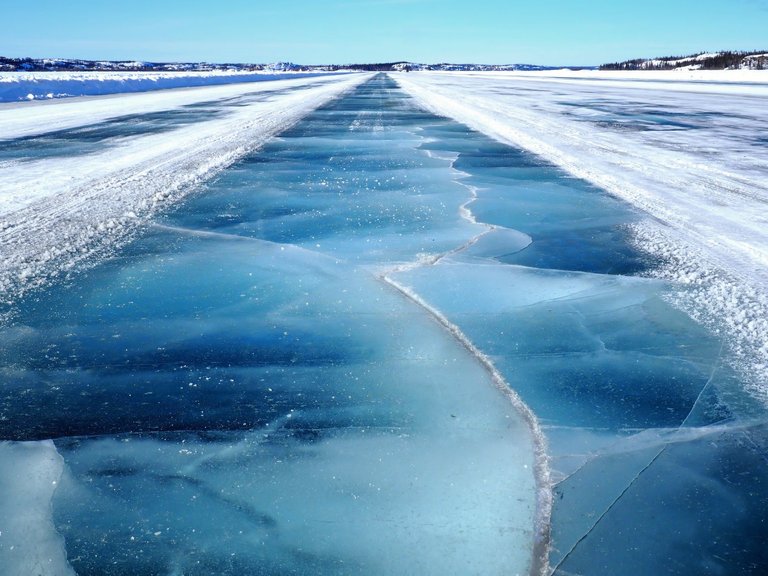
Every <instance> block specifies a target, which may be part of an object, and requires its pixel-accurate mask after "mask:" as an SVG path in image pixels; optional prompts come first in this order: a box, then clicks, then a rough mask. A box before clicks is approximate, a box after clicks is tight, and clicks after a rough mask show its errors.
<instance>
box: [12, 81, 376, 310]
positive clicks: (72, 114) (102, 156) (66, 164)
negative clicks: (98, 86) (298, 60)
mask: <svg viewBox="0 0 768 576" xmlns="http://www.w3.org/2000/svg"><path fill="white" fill-rule="evenodd" d="M368 77H369V75H367V74H356V75H341V76H319V77H312V78H302V79H297V80H291V81H275V82H269V83H262V84H237V85H228V86H219V87H204V88H190V89H182V90H168V91H159V92H147V93H144V94H134V95H125V96H109V97H102V98H96V97H89V98H82V99H76V100H53V101H48V102H41V103H32V105H29V104H5V105H2V104H0V138H13V137H19V136H28V135H31V134H37V133H41V132H47V131H51V130H59V129H63V128H72V127H76V126H82V125H86V124H94V123H97V122H99V121H103V120H105V119H107V118H112V117H116V116H122V115H126V114H134V113H146V112H152V111H158V110H168V109H173V108H177V107H179V106H182V105H185V104H191V103H194V102H209V101H212V100H217V99H222V98H229V97H235V96H240V95H247V94H253V93H255V92H259V91H272V90H278V89H281V88H282V89H286V91H285V92H281V93H280V94H275V95H271V96H268V97H266V98H264V99H261V100H259V101H253V102H249V104H248V105H247V106H236V107H231V108H229V109H228V113H227V114H226V115H224V116H219V117H214V118H212V119H211V120H207V121H203V122H197V123H195V124H193V125H187V126H182V127H179V128H177V129H174V130H171V131H169V132H164V133H159V134H150V135H145V136H141V137H133V138H124V139H123V140H121V141H120V142H119V143H118V144H116V145H114V146H109V147H106V148H105V149H104V150H103V151H100V152H97V153H94V154H87V155H80V156H73V157H59V158H46V159H41V160H25V161H23V162H16V161H6V162H0V246H2V255H3V257H2V260H1V261H0V301H10V300H12V299H13V298H14V297H15V296H18V294H20V293H22V292H23V291H24V290H26V289H27V288H29V287H32V286H35V285H39V284H41V283H44V282H45V281H46V278H47V275H48V274H51V273H58V272H61V271H62V269H63V268H64V269H65V268H67V267H71V266H73V265H74V264H76V263H77V262H79V261H81V260H83V258H84V257H86V256H87V255H89V254H92V253H93V252H94V250H101V249H104V248H105V247H106V246H108V245H109V244H110V243H111V242H112V241H114V240H115V239H117V238H119V237H120V236H121V235H124V234H125V233H126V232H128V231H130V230H131V229H133V228H135V227H136V226H138V225H140V224H141V222H142V221H144V220H146V218H148V217H149V216H150V215H151V214H153V213H154V212H156V211H157V210H158V209H160V208H162V207H164V206H167V205H168V203H169V202H172V201H175V200H178V199H179V198H180V197H181V196H183V195H184V194H186V193H188V192H189V191H190V190H192V189H193V187H194V185H195V184H196V183H198V182H200V181H202V180H204V179H205V178H209V177H211V176H212V175H213V174H215V173H217V171H219V170H221V169H222V168H224V167H226V166H228V165H229V164H231V163H232V162H234V161H235V160H237V159H238V158H240V157H241V156H243V155H244V154H246V153H247V152H249V151H251V150H253V149H255V148H257V147H258V146H260V145H261V144H262V143H263V142H265V141H266V140H267V139H269V138H270V137H272V136H273V135H275V134H276V133H278V132H280V131H281V130H284V129H285V128H287V127H289V126H290V125H292V124H293V123H295V122H297V121H298V120H299V119H300V118H301V117H303V116H304V115H306V114H307V113H308V112H310V111H311V110H313V109H315V108H317V107H319V106H321V105H322V104H324V103H326V102H327V101H329V100H330V99H332V98H334V97H336V96H338V95H339V94H341V93H342V92H344V91H346V90H349V89H351V88H352V87H354V86H355V85H357V84H359V83H360V82H362V81H363V80H365V79H366V78H368Z"/></svg>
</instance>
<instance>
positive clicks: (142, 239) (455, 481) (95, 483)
mask: <svg viewBox="0 0 768 576" xmlns="http://www.w3.org/2000/svg"><path fill="white" fill-rule="evenodd" d="M425 125H435V126H443V125H446V126H451V125H452V123H451V122H449V121H446V120H444V119H440V118H436V117H434V116H431V115H429V114H425V113H422V112H420V111H419V110H418V109H417V108H415V107H414V106H413V104H412V103H411V102H410V100H409V99H407V98H406V97H404V96H403V95H402V94H401V93H399V92H398V91H397V90H395V88H394V84H393V83H392V82H391V81H389V80H387V79H385V78H379V79H377V80H374V81H372V82H371V83H369V84H366V85H364V86H362V87H361V88H359V89H358V90H356V91H355V92H353V93H351V94H350V95H348V96H346V97H344V98H342V99H340V100H337V101H335V102H333V103H332V104H330V105H328V106H326V107H325V108H322V109H320V110H318V111H316V112H315V113H313V114H311V115H310V116H308V117H307V118H306V119H305V120H304V121H303V122H301V123H300V124H298V125H296V126H295V127H294V128H293V129H291V130H289V131H287V132H284V133H283V134H282V136H281V137H280V138H278V139H276V140H275V141H273V142H272V143H270V144H268V145H267V146H265V147H264V148H263V149H262V150H261V151H259V152H257V153H253V154H251V155H248V156H246V157H245V158H244V159H243V160H242V161H240V162H238V163H237V164H235V165H234V166H233V167H231V168H230V169H229V170H227V171H225V172H222V173H221V175H220V177H219V178H218V179H217V180H216V181H214V182H212V183H210V184H209V185H208V186H207V187H206V188H205V189H203V190H200V191H199V192H198V193H197V194H196V195H194V196H193V197H191V198H189V199H188V200H187V201H185V202H184V203H182V204H181V205H180V206H179V207H178V209H176V210H174V211H173V212H172V213H167V214H166V215H165V216H164V217H162V218H157V219H155V220H154V221H153V223H151V224H150V225H148V227H147V228H146V229H145V230H144V232H143V233H142V234H141V235H140V236H138V237H137V238H136V239H135V240H134V241H133V242H131V243H130V244H128V245H127V246H125V247H124V248H123V249H121V250H120V251H119V252H117V253H116V254H115V255H114V256H113V257H111V258H109V259H108V260H106V261H104V262H102V263H101V264H100V265H98V266H95V267H91V268H88V269H86V270H83V271H81V272H80V273H78V274H76V275H74V276H72V277H71V279H70V280H68V281H64V282H59V283H56V284H54V285H52V286H50V287H49V288H48V289H46V290H45V291H36V292H34V293H29V294H28V295H27V296H26V297H25V298H23V299H21V300H18V301H16V302H15V303H14V310H13V320H12V321H11V322H9V323H8V324H7V325H6V326H5V327H4V328H3V330H2V331H1V332H0V342H1V345H0V365H2V368H1V370H2V377H3V383H4V385H3V388H2V392H1V393H0V435H1V437H2V438H5V439H8V440H12V441H14V442H10V443H8V446H11V447H15V446H20V445H21V442H22V441H29V440H42V439H48V438H54V439H55V444H56V448H57V449H58V453H59V454H60V457H61V458H62V459H63V462H64V469H63V473H62V477H61V480H60V482H59V485H58V488H57V490H56V491H55V494H54V497H53V503H52V515H53V520H54V522H55V526H56V529H57V530H58V533H59V534H60V536H61V537H63V539H64V541H65V542H66V556H67V559H68V562H69V565H70V566H71V569H72V570H74V571H75V572H76V573H77V574H81V575H91V574H93V575H96V574H131V575H141V574H168V575H171V574H294V573H295V574H414V575H416V574H419V575H421V574H441V575H442V574H456V575H461V574H526V573H530V572H531V571H536V570H539V569H540V561H541V558H540V553H541V552H542V547H543V546H544V545H545V544H546V542H545V540H544V538H545V534H544V533H543V532H542V524H541V520H542V514H541V512H540V506H542V505H543V506H546V500H545V501H544V503H543V504H542V503H541V501H540V500H539V499H540V498H545V497H546V494H545V493H543V492H541V491H539V488H540V485H537V478H536V477H535V472H536V471H537V470H540V469H541V466H542V462H541V460H540V452H539V453H537V450H539V449H540V438H538V437H536V436H535V434H536V430H535V428H534V429H532V428H531V426H532V425H535V421H533V420H531V418H530V415H526V414H525V413H521V412H520V410H521V409H522V408H523V407H522V405H520V404H519V403H517V404H516V403H515V402H514V400H515V398H513V396H512V395H511V394H510V392H509V390H508V389H503V388H501V387H500V385H499V384H500V382H499V381H498V379H497V378H495V376H496V375H495V373H494V372H493V370H492V367H491V366H490V365H489V364H488V363H487V362H484V361H483V359H482V358H479V357H478V356H477V355H476V354H475V353H474V351H473V350H472V349H471V348H470V347H467V346H466V345H465V343H464V342H463V341H462V340H461V339H460V338H458V337H457V335H456V334H455V333H453V332H451V331H450V330H448V329H446V326H445V325H443V324H441V323H440V322H439V321H437V319H436V318H435V317H434V315H433V314H432V313H430V311H429V310H428V309H425V308H424V307H422V306H421V305H420V304H419V303H418V302H417V301H414V300H412V299H409V298H407V297H405V296H404V294H403V293H401V292H399V291H398V290H396V289H394V288H393V286H392V285H391V284H389V283H387V282H385V281H384V279H383V278H382V277H381V276H382V274H384V273H385V272H386V271H388V270H392V269H395V268H397V267H400V266H404V265H406V264H408V263H419V262H421V261H422V259H423V258H425V255H427V254H429V255H434V254H440V253H445V252H449V251H451V250H453V249H455V248H457V247H460V246H461V245H463V244H464V243H466V242H467V241H468V240H469V239H471V238H472V237H473V236H474V235H476V234H477V232H478V231H479V230H481V229H482V228H483V227H481V226H478V225H476V224H472V223H471V222H468V221H467V220H466V219H464V218H462V216H461V215H460V212H459V206H460V205H461V204H462V203H463V202H466V201H467V200H468V199H469V194H468V192H467V188H466V187H464V186H463V185H461V184H459V183H457V182H456V180H455V173H454V172H453V171H452V170H451V168H450V164H451V161H450V160H447V159H441V158H439V157H436V156H434V155H432V154H430V152H429V151H427V150H422V149H420V146H421V145H422V144H423V143H424V142H425V138H424V136H423V135H422V134H421V131H422V130H423V127H424V126H425ZM462 130H463V129H462ZM501 384H503V382H502V383H501ZM3 465H4V466H6V465H8V466H15V467H17V468H20V469H24V464H23V462H21V461H18V460H14V458H12V457H10V456H9V457H8V458H6V459H5V461H4V462H3ZM0 560H2V559H0Z"/></svg>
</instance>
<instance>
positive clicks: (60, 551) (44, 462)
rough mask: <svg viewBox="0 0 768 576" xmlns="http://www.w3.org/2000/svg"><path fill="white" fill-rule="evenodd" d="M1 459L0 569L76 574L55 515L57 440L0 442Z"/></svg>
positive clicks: (58, 462) (58, 475)
mask: <svg viewBox="0 0 768 576" xmlns="http://www.w3.org/2000/svg"><path fill="white" fill-rule="evenodd" d="M0 461H2V463H3V464H2V466H0V509H1V510H2V514H0V566H2V568H1V569H0V570H2V572H3V573H4V574H9V575H10V574H19V575H21V574H30V575H32V574H34V575H36V576H74V574H75V572H74V570H72V568H71V567H70V565H69V564H68V563H67V556H66V552H65V550H64V539H63V538H62V537H61V535H60V534H59V533H58V532H57V531H56V529H55V527H54V524H53V518H52V508H51V500H52V499H53V496H54V493H55V492H56V490H57V489H58V486H59V481H60V478H61V474H62V469H63V466H64V463H63V460H62V458H61V456H60V455H59V453H58V452H57V451H56V447H55V446H54V445H53V442H51V441H50V440H47V441H42V442H0Z"/></svg>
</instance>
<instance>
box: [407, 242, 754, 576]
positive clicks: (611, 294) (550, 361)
mask: <svg viewBox="0 0 768 576" xmlns="http://www.w3.org/2000/svg"><path fill="white" fill-rule="evenodd" d="M394 278H395V279H396V280H397V281H398V282H399V283H402V284H403V285H404V286H406V287H407V288H408V289H410V290H413V291H414V292H416V293H418V294H420V295H422V297H423V298H424V299H425V300H427V301H428V302H429V303H430V304H431V305H433V306H435V307H437V308H438V309H440V310H441V311H443V313H444V314H445V315H446V316H447V317H448V318H449V320H451V321H452V322H454V323H456V324H457V325H458V326H459V327H460V328H461V329H462V330H463V331H464V332H465V333H466V334H467V336H468V337H469V338H471V339H472V341H473V342H475V343H476V345H477V346H478V347H479V348H480V349H481V350H483V352H485V353H486V354H487V355H488V356H489V357H490V358H491V360H493V361H494V363H495V365H496V366H497V367H498V368H499V369H500V370H501V372H502V373H503V374H504V376H505V378H506V379H507V381H508V382H509V383H510V386H512V387H513V388H514V389H515V390H516V391H517V392H518V393H519V394H520V395H521V397H522V398H523V400H524V401H525V402H526V403H527V404H528V405H529V406H530V407H531V408H532V410H534V412H535V413H536V415H537V417H538V418H539V419H540V420H541V422H542V428H543V431H544V432H545V434H546V435H547V438H548V443H549V448H550V456H551V467H552V478H553V480H554V481H555V498H556V499H555V506H554V511H553V518H552V540H553V550H552V552H551V555H550V560H551V562H552V563H553V565H557V564H558V563H559V562H560V561H561V560H562V559H563V558H564V557H565V556H566V554H568V552H569V551H571V550H574V549H575V548H577V546H578V545H580V544H581V543H583V542H584V541H585V540H584V538H585V536H586V535H587V534H589V533H590V532H591V531H592V529H593V528H594V527H595V526H596V525H599V524H598V522H599V521H600V520H601V518H602V517H603V515H604V514H606V513H607V512H608V511H609V510H611V509H612V508H613V506H614V505H615V503H616V501H617V500H619V499H620V498H621V497H622V495H623V494H624V491H625V490H627V489H628V488H629V487H631V486H633V485H634V484H635V482H636V479H637V478H638V476H639V475H640V474H641V473H642V472H643V471H644V470H646V468H648V467H649V466H651V465H655V464H656V459H657V457H658V456H659V454H660V453H661V452H663V450H664V449H665V447H666V446H667V445H669V444H672V443H680V442H684V441H686V439H690V438H693V439H696V438H698V437H702V436H704V437H706V436H709V435H712V434H713V433H714V432H713V430H711V429H710V428H708V427H710V426H711V425H712V424H714V423H717V422H718V421H720V420H723V419H727V418H733V417H735V418H736V419H743V420H746V421H748V420H749V418H751V417H759V416H760V415H761V414H762V409H761V407H760V406H759V405H756V404H755V403H754V402H750V398H749V397H748V396H747V397H745V394H744V392H743V384H742V383H741V382H740V381H739V380H738V379H737V378H734V377H733V376H732V375H730V374H729V372H728V370H726V369H724V368H722V367H719V366H718V364H717V359H718V354H719V350H720V343H719V342H718V341H717V339H716V338H713V337H712V336H711V335H710V334H707V333H706V331H705V330H703V329H701V328H700V327H698V326H697V325H696V324H695V323H693V322H692V321H691V320H690V318H687V317H686V316H685V315H683V314H681V313H679V312H677V311H675V310H674V309H672V308H671V307H670V306H669V305H668V304H665V303H664V302H663V301H662V300H661V298H660V295H661V294H663V292H664V291H665V290H666V288H665V286H664V284H662V283H660V282H658V281H655V280H648V279H642V278H631V277H621V276H605V275H596V274H585V273H577V272H563V271H556V270H535V269H529V268H523V267H517V266H504V265H500V264H498V263H494V262H493V260H490V259H489V260H487V261H486V262H485V263H480V261H479V259H478V258H477V256H473V255H470V254H465V253H460V254H457V255H456V256H452V257H451V258H448V259H444V260H442V261H441V263H440V264H438V265H436V266H433V267H432V268H431V269H428V270H427V269H423V268H422V269H417V270H408V271H404V272H399V273H396V274H394ZM461 278H472V283H471V287H470V286H467V284H463V283H462V282H461V281H460V279H461ZM500 287H504V288H503V289H500ZM683 425H685V426H690V427H692V428H686V429H684V430H683V431H679V430H678V428H679V427H680V426H683ZM699 427H701V428H699ZM654 470H655V468H654ZM698 473H699V472H698V471H695V470H692V471H691V474H698ZM595 486H600V489H599V490H596V489H595ZM673 489H674V488H673ZM679 489H685V487H684V483H682V482H681V485H680V487H679ZM561 498H562V500H561ZM646 509H647V510H649V511H650V512H649V514H653V509H654V506H652V505H648V506H646ZM618 521H619V522H627V521H628V519H627V517H626V516H625V517H624V518H623V519H622V520H618ZM696 521H697V520H696V519H693V520H688V519H685V521H684V522H685V523H688V522H694V523H695V522H696ZM643 522H647V523H648V524H647V525H646V524H639V525H638V529H640V530H639V532H642V531H643V530H644V527H645V526H654V524H653V521H652V520H648V519H646V520H644V521H643ZM686 525H687V524H686ZM714 529H716V528H713V530H714ZM592 542H594V541H592V540H590V541H589V542H588V543H586V544H585V546H586V547H587V550H591V549H592V546H593V544H592ZM644 550H645V551H646V552H647V551H648V550H649V549H648V547H647V546H646V547H645V548H644ZM586 553H587V554H589V552H586ZM665 554H666V553H665ZM638 565H639V566H641V568H642V562H641V561H638ZM587 571H589V570H587ZM563 573H567V572H563Z"/></svg>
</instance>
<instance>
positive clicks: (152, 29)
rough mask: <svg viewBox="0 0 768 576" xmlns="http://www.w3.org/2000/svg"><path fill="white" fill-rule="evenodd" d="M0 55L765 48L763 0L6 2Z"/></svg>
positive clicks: (530, 56)
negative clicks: (725, 0) (640, 0)
mask: <svg viewBox="0 0 768 576" xmlns="http://www.w3.org/2000/svg"><path fill="white" fill-rule="evenodd" d="M0 26H1V28H0V55H3V56H32V57H49V56H50V57H63V58H86V59H113V60H115V59H123V60H132V59H137V60H155V61H201V60H205V61H209V62H274V61H277V60H283V61H292V62H298V63H305V64H324V63H345V62H385V61H394V60H411V61H416V62H482V63H493V64H501V63H533V64H545V65H561V64H562V65H568V64H574V65H575V64H601V63H603V62H608V61H615V60H624V59H628V58H634V57H653V56H666V55H674V54H688V53H692V52H699V51H706V50H721V49H734V50H752V49H761V50H762V49H768V0H730V1H729V2H724V1H723V0H718V1H714V0H681V1H677V0H646V1H644V2H626V1H624V0H612V1H608V0H581V1H580V0H530V1H529V2H518V1H516V0H466V1H457V0H357V1H355V0H325V1H323V0H282V1H277V0H275V1H270V2H265V1H263V0H220V1H218V2H215V1H212V0H186V1H184V2H181V1H175V0H151V1H150V0H132V1H130V2H126V1H120V0H116V1H114V2H107V1H105V2H101V1H98V0H67V1H62V0H36V1H35V2H11V1H9V2H6V3H5V5H4V6H3V9H2V24H1V25H0Z"/></svg>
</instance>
